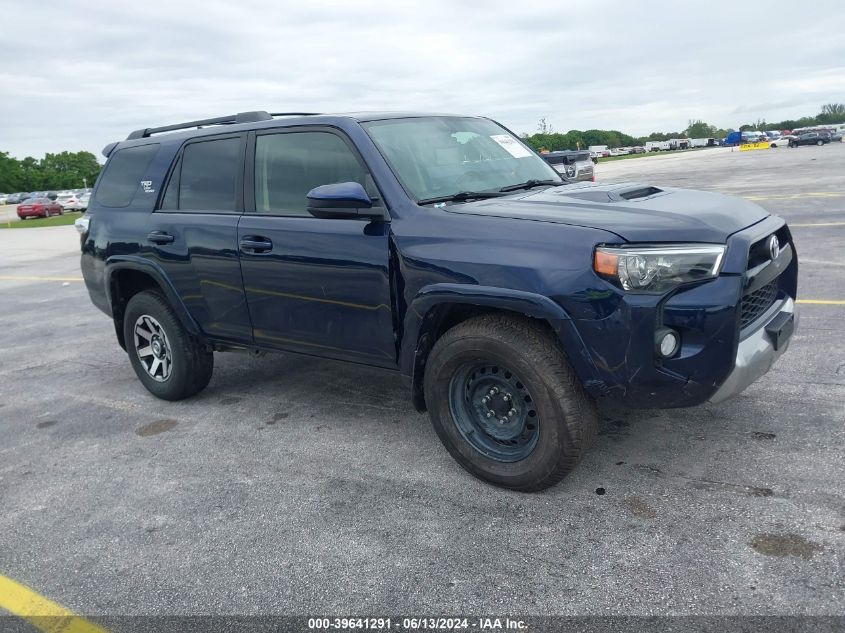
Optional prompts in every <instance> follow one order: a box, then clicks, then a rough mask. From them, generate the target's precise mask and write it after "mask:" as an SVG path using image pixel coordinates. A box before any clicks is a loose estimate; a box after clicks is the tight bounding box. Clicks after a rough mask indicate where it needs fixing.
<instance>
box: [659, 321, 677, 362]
mask: <svg viewBox="0 0 845 633" xmlns="http://www.w3.org/2000/svg"><path fill="white" fill-rule="evenodd" d="M680 344H681V337H680V335H679V334H678V333H677V332H676V331H675V330H670V329H669V328H660V329H659V330H657V332H656V334H655V336H654V345H655V347H656V351H657V353H658V354H660V355H661V356H662V357H663V358H669V357H671V356H674V355H675V352H677V351H678V347H679V346H680Z"/></svg>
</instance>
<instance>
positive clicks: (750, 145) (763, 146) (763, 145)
mask: <svg viewBox="0 0 845 633" xmlns="http://www.w3.org/2000/svg"><path fill="white" fill-rule="evenodd" d="M770 147H771V145H770V144H769V143H744V144H743V145H740V146H739V151H741V152H746V151H748V150H750V149H769V148H770Z"/></svg>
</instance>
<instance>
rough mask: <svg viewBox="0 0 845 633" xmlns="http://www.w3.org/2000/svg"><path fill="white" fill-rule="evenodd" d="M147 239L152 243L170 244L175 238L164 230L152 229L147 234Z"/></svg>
mask: <svg viewBox="0 0 845 633" xmlns="http://www.w3.org/2000/svg"><path fill="white" fill-rule="evenodd" d="M147 239H148V240H150V241H151V242H152V243H153V244H170V243H171V242H173V240H174V239H176V238H174V237H173V236H172V235H170V233H165V232H164V231H153V232H152V233H150V234H149V235H147Z"/></svg>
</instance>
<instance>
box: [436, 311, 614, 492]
mask: <svg viewBox="0 0 845 633" xmlns="http://www.w3.org/2000/svg"><path fill="white" fill-rule="evenodd" d="M425 398H426V404H427V406H428V410H429V415H430V417H431V421H432V424H433V425H434V429H435V431H436V432H437V435H438V436H439V437H440V440H441V441H442V442H443V444H444V445H445V447H446V449H447V450H448V451H449V453H450V454H451V455H452V457H454V458H455V460H456V461H457V462H458V463H459V464H460V465H461V466H462V467H463V468H464V469H465V470H467V471H468V472H470V473H471V474H473V475H475V476H476V477H478V478H480V479H483V480H485V481H489V482H490V483H493V484H495V485H497V486H502V487H505V488H511V489H513V490H519V491H523V492H534V491H539V490H543V489H545V488H548V487H550V486H553V485H555V484H556V483H558V482H559V481H560V480H561V479H563V478H564V477H565V476H566V475H567V474H568V473H569V472H571V471H572V469H573V468H575V466H576V465H577V464H578V462H579V461H580V459H581V457H582V456H583V454H584V452H585V451H586V449H587V447H588V446H589V445H590V443H591V442H592V439H593V437H594V436H595V433H596V428H597V426H598V422H597V419H598V418H597V414H596V410H595V405H594V403H593V401H592V399H591V398H590V397H589V396H588V395H587V394H586V393H585V392H584V390H583V388H582V386H581V384H580V381H579V380H578V377H577V376H576V375H575V372H574V370H573V369H572V367H571V366H570V365H569V363H568V362H567V360H566V358H565V357H564V355H563V353H562V352H561V350H560V348H559V347H558V342H557V340H556V338H555V336H554V335H553V334H552V333H551V332H550V331H548V330H546V329H545V328H543V327H542V326H541V325H539V324H536V323H532V322H531V321H530V320H528V319H521V318H517V317H510V316H502V315H485V316H481V317H476V318H473V319H470V320H468V321H464V322H463V323H461V324H459V325H457V326H455V327H454V328H452V329H451V330H449V331H448V332H446V333H445V334H444V335H443V336H442V337H441V338H440V339H439V340H438V341H437V343H436V344H435V346H434V348H433V349H432V351H431V354H430V356H429V358H428V362H427V364H426V369H425Z"/></svg>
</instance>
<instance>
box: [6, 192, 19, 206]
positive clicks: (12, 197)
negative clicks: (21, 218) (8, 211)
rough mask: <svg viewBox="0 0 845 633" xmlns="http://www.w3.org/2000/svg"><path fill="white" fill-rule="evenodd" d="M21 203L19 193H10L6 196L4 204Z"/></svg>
mask: <svg viewBox="0 0 845 633" xmlns="http://www.w3.org/2000/svg"><path fill="white" fill-rule="evenodd" d="M20 201H21V194H19V193H10V194H9V195H8V196H6V204H17V203H18V202H20Z"/></svg>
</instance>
